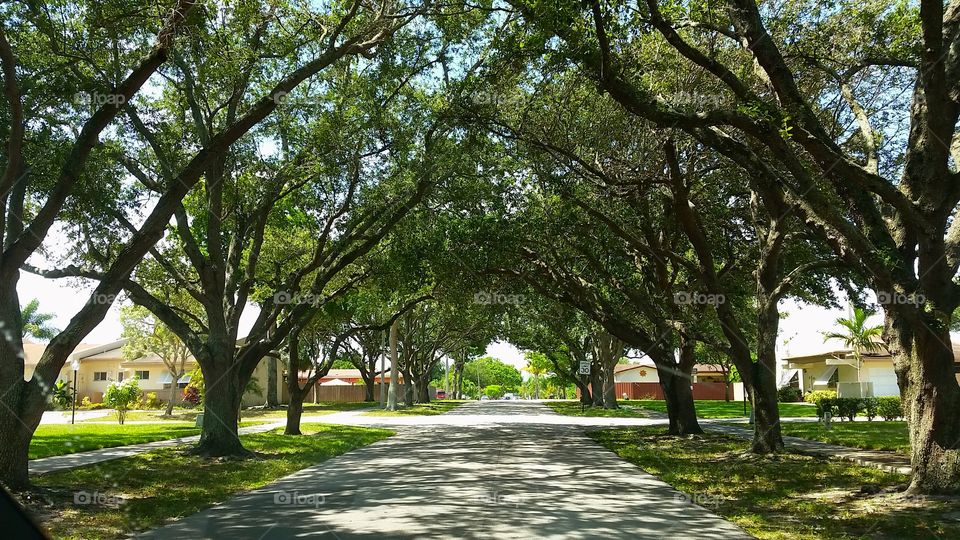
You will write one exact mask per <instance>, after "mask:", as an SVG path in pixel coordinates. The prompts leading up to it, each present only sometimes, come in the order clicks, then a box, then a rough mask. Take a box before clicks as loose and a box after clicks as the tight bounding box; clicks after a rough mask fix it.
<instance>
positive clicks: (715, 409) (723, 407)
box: [621, 399, 817, 418]
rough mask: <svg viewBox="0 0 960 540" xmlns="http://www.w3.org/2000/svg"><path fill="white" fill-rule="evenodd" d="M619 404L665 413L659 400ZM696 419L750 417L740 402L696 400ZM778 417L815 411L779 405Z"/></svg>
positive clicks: (810, 407)
mask: <svg viewBox="0 0 960 540" xmlns="http://www.w3.org/2000/svg"><path fill="white" fill-rule="evenodd" d="M621 403H626V404H629V405H637V406H640V407H644V408H646V409H650V410H653V411H660V412H667V403H666V402H665V401H661V400H652V399H643V400H627V401H622V402H621ZM693 403H694V406H695V407H696V408H697V417H698V418H742V417H744V416H750V405H749V404H748V405H747V414H746V415H744V414H743V402H742V401H719V400H702V399H701V400H697V401H694V402H693ZM780 416H783V417H791V416H794V417H815V416H817V409H816V407H814V406H813V405H810V404H807V403H780Z"/></svg>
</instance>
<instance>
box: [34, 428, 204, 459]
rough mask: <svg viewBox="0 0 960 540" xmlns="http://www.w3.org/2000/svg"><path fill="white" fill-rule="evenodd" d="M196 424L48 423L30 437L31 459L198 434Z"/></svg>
mask: <svg viewBox="0 0 960 540" xmlns="http://www.w3.org/2000/svg"><path fill="white" fill-rule="evenodd" d="M198 433H200V430H199V429H197V428H195V427H194V426H193V424H187V423H170V424H167V425H163V424H161V425H146V424H139V425H134V424H127V425H123V426H121V425H119V424H75V425H70V424H49V425H48V424H45V425H41V426H39V427H38V428H37V431H36V432H35V433H34V435H33V440H31V441H30V459H38V458H44V457H49V456H59V455H62V454H73V453H75V452H86V451H89V450H99V449H100V448H112V447H114V446H126V445H129V444H140V443H147V442H153V441H159V440H162V439H176V438H177V437H187V436H190V435H196V434H198Z"/></svg>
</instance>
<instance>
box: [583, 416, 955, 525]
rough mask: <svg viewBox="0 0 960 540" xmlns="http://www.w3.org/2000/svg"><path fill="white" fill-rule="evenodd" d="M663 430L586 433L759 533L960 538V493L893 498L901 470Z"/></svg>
mask: <svg viewBox="0 0 960 540" xmlns="http://www.w3.org/2000/svg"><path fill="white" fill-rule="evenodd" d="M662 432H663V429H662V428H619V429H604V430H599V431H595V432H592V433H591V434H590V436H591V437H592V438H593V439H595V440H596V441H598V442H599V443H600V444H602V445H604V446H606V447H607V448H609V449H610V450H612V451H614V452H616V453H617V454H618V455H619V456H620V457H622V458H624V459H626V460H627V461H630V462H632V463H635V464H636V465H638V466H640V467H641V468H643V469H644V470H646V471H648V472H649V473H651V474H653V475H655V476H658V477H660V479H662V480H663V481H665V482H667V483H669V484H671V485H673V486H674V487H675V488H677V489H678V490H680V491H682V492H684V493H686V494H688V496H689V497H690V498H691V499H692V500H693V501H695V502H697V503H698V504H701V505H702V506H704V507H706V508H708V509H709V510H711V511H713V512H716V513H717V514H719V515H721V516H723V517H725V518H727V519H729V520H730V521H733V522H734V523H736V524H738V525H740V526H741V527H743V528H744V529H745V530H746V531H748V532H749V533H750V534H753V535H755V536H757V537H759V538H764V539H778V540H779V539H791V540H793V539H804V540H806V539H819V538H824V539H826V538H960V522H958V521H957V520H956V519H953V517H952V516H954V515H956V512H958V511H960V500H958V499H956V498H954V499H952V500H944V499H933V498H930V499H919V498H910V499H901V498H898V497H897V495H896V494H894V493H892V492H893V491H894V490H895V489H897V488H898V487H903V486H905V484H906V482H907V477H906V476H903V475H900V474H895V473H890V472H885V471H881V470H879V469H873V468H867V467H860V466H857V465H853V464H850V463H846V462H841V461H829V460H826V459H822V458H814V457H809V456H801V455H796V454H779V455H777V456H773V457H765V456H756V455H752V454H747V453H745V452H744V451H743V448H744V444H743V440H742V439H736V438H731V437H726V436H723V435H714V434H708V435H705V436H702V437H700V436H698V437H672V436H668V435H663V434H662ZM864 486H866V487H867V489H865V490H863V492H862V491H861V488H863V487H864ZM867 491H869V492H870V493H873V494H867V493H865V492H867ZM680 504H682V503H680Z"/></svg>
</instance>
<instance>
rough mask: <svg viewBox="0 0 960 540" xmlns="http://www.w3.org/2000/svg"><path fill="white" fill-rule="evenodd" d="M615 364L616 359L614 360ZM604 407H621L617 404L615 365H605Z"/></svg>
mask: <svg viewBox="0 0 960 540" xmlns="http://www.w3.org/2000/svg"><path fill="white" fill-rule="evenodd" d="M615 364H616V361H614V365H615ZM603 408H604V409H619V408H620V406H619V405H617V381H616V377H615V376H614V371H613V365H610V366H604V367H603Z"/></svg>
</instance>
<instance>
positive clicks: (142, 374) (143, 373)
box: [133, 371, 150, 380]
mask: <svg viewBox="0 0 960 540" xmlns="http://www.w3.org/2000/svg"><path fill="white" fill-rule="evenodd" d="M133 376H134V377H136V378H138V379H140V380H147V379H149V378H150V372H149V371H134V372H133Z"/></svg>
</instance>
